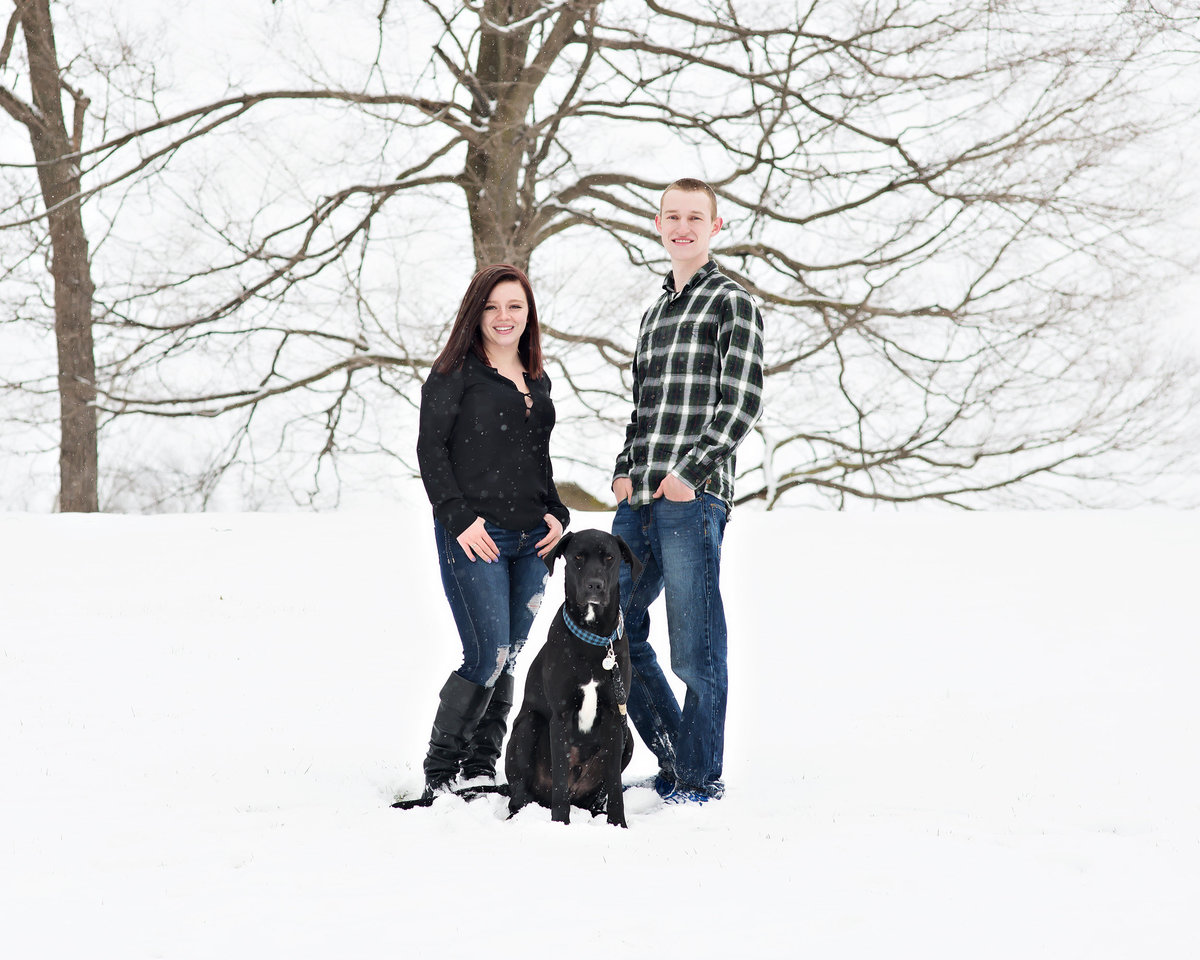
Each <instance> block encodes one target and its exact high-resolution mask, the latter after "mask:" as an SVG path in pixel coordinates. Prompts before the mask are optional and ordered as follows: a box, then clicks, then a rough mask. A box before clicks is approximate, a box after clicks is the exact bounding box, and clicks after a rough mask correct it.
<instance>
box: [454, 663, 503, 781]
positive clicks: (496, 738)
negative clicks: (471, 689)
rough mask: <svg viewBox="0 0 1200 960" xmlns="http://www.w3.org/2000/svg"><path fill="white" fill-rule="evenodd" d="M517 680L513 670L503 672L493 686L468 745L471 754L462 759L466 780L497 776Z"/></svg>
mask: <svg viewBox="0 0 1200 960" xmlns="http://www.w3.org/2000/svg"><path fill="white" fill-rule="evenodd" d="M514 682H515V680H514V677H513V675H512V674H511V673H502V674H500V676H499V678H497V680H496V685H495V686H494V687H492V699H491V700H490V701H488V705H487V709H486V710H485V711H484V712H483V716H482V717H481V718H480V720H479V723H478V724H477V725H476V727H475V732H474V733H473V734H472V735H471V739H470V742H469V743H468V744H467V757H466V759H465V760H463V762H462V775H463V779H464V780H474V779H477V778H479V777H483V778H485V779H489V780H494V779H495V777H496V761H497V760H499V759H500V748H501V747H502V746H503V745H504V734H505V733H506V732H507V730H508V712H509V711H510V710H511V709H512V705H513V685H514Z"/></svg>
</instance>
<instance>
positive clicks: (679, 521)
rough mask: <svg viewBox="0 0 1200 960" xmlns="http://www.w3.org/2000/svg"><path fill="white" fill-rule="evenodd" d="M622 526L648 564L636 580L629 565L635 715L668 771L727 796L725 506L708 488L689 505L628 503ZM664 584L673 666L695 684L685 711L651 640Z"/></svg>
mask: <svg viewBox="0 0 1200 960" xmlns="http://www.w3.org/2000/svg"><path fill="white" fill-rule="evenodd" d="M612 532H613V533H614V534H616V535H617V536H619V537H621V539H623V540H624V541H625V542H626V543H627V544H629V547H630V549H631V550H632V551H633V553H634V556H636V557H637V558H638V559H639V560H641V561H642V565H643V567H642V573H641V575H640V576H639V577H638V579H637V580H636V581H634V580H633V579H632V577H631V575H630V571H629V568H628V566H627V565H625V564H622V565H621V605H622V608H623V609H624V612H625V628H626V630H627V631H628V633H629V656H630V659H631V660H632V662H633V683H632V686H631V689H630V691H629V704H628V709H629V718H630V720H632V721H633V725H634V727H635V728H636V730H637V732H638V734H639V735H640V736H641V738H642V740H644V741H645V743H646V745H647V746H648V747H649V748H650V749H651V750H652V751H653V752H654V754H655V756H657V757H658V762H659V766H660V767H661V768H662V769H663V770H664V771H667V772H673V773H674V776H675V778H676V780H677V781H678V782H679V783H680V784H681V785H683V786H685V787H687V788H690V789H693V790H699V791H701V792H704V793H708V794H710V795H713V796H719V795H720V794H721V792H722V791H723V790H724V786H723V784H722V783H721V768H722V764H723V760H724V754H725V704H726V700H727V696H728V687H729V676H728V671H727V666H726V631H725V607H724V604H722V602H721V541H722V539H723V538H724V535H725V504H724V503H722V501H721V500H720V499H718V498H717V497H714V496H713V495H712V494H708V493H703V494H699V495H698V496H697V497H696V499H695V500H689V501H687V502H683V503H680V502H675V501H671V500H668V499H666V498H665V497H662V498H659V499H658V500H654V501H653V502H651V503H650V504H649V505H647V506H644V507H638V508H637V509H634V508H632V507H630V505H629V504H628V502H625V501H623V502H621V503H619V504H618V505H617V514H616V516H615V517H614V518H613V525H612ZM664 592H665V594H666V607H667V635H668V637H669V639H670V642H671V671H672V672H673V673H674V674H675V676H677V677H678V678H679V679H680V680H682V681H683V683H684V685H685V686H686V688H687V691H686V693H685V695H684V699H683V708H682V709H680V707H679V702H678V701H677V700H676V699H675V694H674V692H673V691H672V690H671V687H670V685H669V684H668V683H667V678H666V677H665V676H664V675H663V672H662V668H661V667H659V665H658V658H657V657H656V656H655V655H654V648H653V647H652V646H651V645H650V640H649V636H650V614H649V612H648V610H649V607H650V604H651V603H652V602H653V601H654V599H655V598H656V597H657V596H658V595H659V594H660V593H664Z"/></svg>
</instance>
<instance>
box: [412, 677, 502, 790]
mask: <svg viewBox="0 0 1200 960" xmlns="http://www.w3.org/2000/svg"><path fill="white" fill-rule="evenodd" d="M438 696H439V702H438V708H437V713H436V714H435V715H434V718H433V731H432V732H431V733H430V734H429V753H428V754H427V755H426V756H425V795H426V796H432V795H433V794H435V793H437V792H439V791H441V790H445V789H446V788H447V787H448V786H449V785H450V783H451V782H452V781H453V780H454V778H455V777H457V776H458V771H459V765H460V764H461V763H462V761H463V760H464V759H465V758H466V756H467V744H468V742H469V741H470V739H471V734H473V733H474V732H475V727H476V725H477V724H478V723H479V718H480V717H482V716H483V713H484V711H485V710H486V709H487V705H488V703H489V702H490V701H491V698H492V691H491V690H490V689H489V688H488V687H481V686H479V684H477V683H472V682H471V681H470V680H464V679H463V678H462V677H460V676H459V675H458V674H457V673H452V674H450V676H449V677H448V678H447V679H446V682H445V684H444V685H443V686H442V691H441V693H440V694H439V695H438Z"/></svg>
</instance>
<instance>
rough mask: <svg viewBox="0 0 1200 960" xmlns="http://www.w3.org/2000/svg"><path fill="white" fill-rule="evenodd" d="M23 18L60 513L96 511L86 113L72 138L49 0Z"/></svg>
mask: <svg viewBox="0 0 1200 960" xmlns="http://www.w3.org/2000/svg"><path fill="white" fill-rule="evenodd" d="M21 7H22V11H21V23H22V27H23V29H24V34H25V44H26V47H27V49H28V51H29V74H30V86H31V88H32V92H33V104H34V107H35V109H36V116H34V117H32V118H31V120H30V121H29V122H27V123H26V126H27V127H28V128H29V134H30V139H31V141H32V143H33V152H34V156H35V158H36V159H37V162H38V178H39V180H40V183H41V190H42V198H43V201H44V202H45V204H46V210H47V211H48V219H49V227H50V248H51V268H50V270H51V274H52V276H53V277H54V335H55V340H56V343H57V347H58V394H59V412H60V420H61V425H62V432H61V437H60V441H59V456H58V464H59V501H58V507H59V510H60V511H62V512H64V513H67V512H73V513H92V512H95V511H97V510H98V509H99V501H98V496H97V486H98V476H99V456H98V451H97V438H96V408H95V400H96V360H95V354H94V351H93V344H92V298H93V293H94V289H95V288H94V287H93V284H92V274H91V262H90V260H89V258H88V244H87V235H86V234H85V233H84V228H83V216H82V212H81V209H80V193H81V179H80V176H81V175H80V169H79V163H78V159H77V155H78V150H79V140H80V137H79V133H80V129H81V126H82V118H83V110H84V109H85V107H86V105H87V102H86V100H83V99H82V98H81V97H78V96H77V97H76V102H75V110H76V118H75V125H74V126H75V130H74V137H72V134H71V132H69V131H68V129H67V124H66V119H65V116H64V114H63V108H62V85H61V83H60V80H59V65H58V54H57V52H56V50H55V44H54V29H53V26H52V24H51V21H50V4H49V0H25V2H24V3H22V4H21Z"/></svg>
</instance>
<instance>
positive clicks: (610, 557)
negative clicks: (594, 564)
mask: <svg viewBox="0 0 1200 960" xmlns="http://www.w3.org/2000/svg"><path fill="white" fill-rule="evenodd" d="M615 559H616V558H615V557H613V555H612V554H611V553H606V554H605V555H604V565H605V566H606V567H611V566H612V565H613V561H614V560H615Z"/></svg>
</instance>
